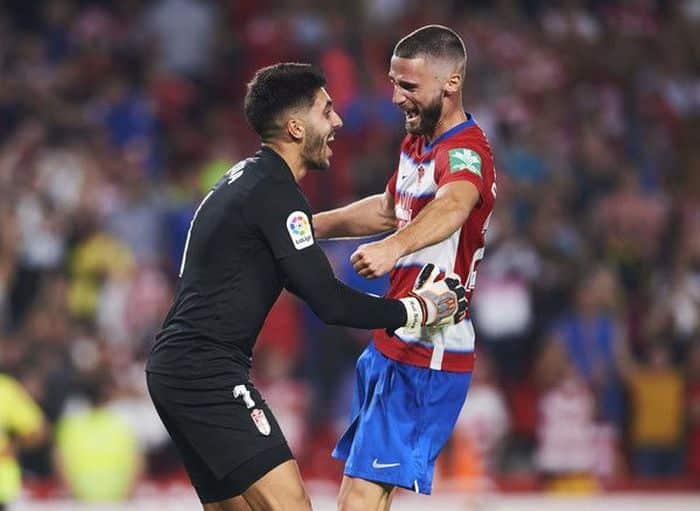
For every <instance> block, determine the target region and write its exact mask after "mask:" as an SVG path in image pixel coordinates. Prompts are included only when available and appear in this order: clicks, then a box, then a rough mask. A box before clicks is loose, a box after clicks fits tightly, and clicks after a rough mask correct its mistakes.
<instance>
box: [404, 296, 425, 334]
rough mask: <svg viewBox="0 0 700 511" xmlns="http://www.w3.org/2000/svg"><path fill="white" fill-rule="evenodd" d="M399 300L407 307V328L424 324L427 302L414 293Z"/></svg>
mask: <svg viewBox="0 0 700 511" xmlns="http://www.w3.org/2000/svg"><path fill="white" fill-rule="evenodd" d="M399 300H400V301H401V303H402V304H403V306H404V307H405V308H406V325H405V326H406V328H408V329H416V328H419V327H421V326H423V325H424V324H425V320H426V317H427V310H426V306H425V302H424V301H423V300H422V299H421V298H419V297H417V296H415V295H414V294H413V293H411V296H407V297H405V298H400V299H399Z"/></svg>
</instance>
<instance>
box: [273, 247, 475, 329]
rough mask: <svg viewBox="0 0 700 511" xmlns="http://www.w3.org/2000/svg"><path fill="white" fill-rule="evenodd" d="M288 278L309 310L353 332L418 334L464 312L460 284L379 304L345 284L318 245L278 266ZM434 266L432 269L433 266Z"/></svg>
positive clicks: (434, 285)
mask: <svg viewBox="0 0 700 511" xmlns="http://www.w3.org/2000/svg"><path fill="white" fill-rule="evenodd" d="M279 264H280V265H281V267H282V270H283V271H284V274H285V277H286V283H285V286H286V288H287V289H288V290H290V291H291V292H292V293H294V294H296V295H297V296H299V297H300V298H301V299H302V300H304V301H305V302H306V303H308V304H309V306H310V307H311V310H313V311H314V313H315V314H316V315H318V317H319V318H321V319H322V320H323V321H324V322H326V323H329V324H334V325H343V326H349V327H353V328H366V329H374V328H387V329H389V330H396V329H397V328H400V327H404V326H405V327H409V328H411V329H415V328H418V327H421V326H428V325H433V324H438V323H441V322H443V321H444V320H445V319H446V318H450V317H452V316H454V315H455V314H458V313H459V312H460V309H464V307H463V305H464V304H462V302H463V297H464V288H463V286H462V285H461V284H460V283H459V279H458V278H457V280H456V281H454V280H453V281H451V282H450V281H449V280H446V281H438V282H435V281H434V280H435V279H434V277H435V275H436V273H435V272H433V273H435V275H433V277H432V279H431V280H430V281H429V282H427V283H426V284H425V285H424V286H423V287H421V288H420V289H415V290H414V292H413V293H411V296H408V297H404V298H400V299H398V300H396V299H387V298H379V297H376V296H372V295H368V294H365V293H361V292H359V291H356V290H354V289H352V288H351V287H349V286H347V285H345V284H343V283H342V282H340V281H339V280H338V279H337V278H335V275H334V274H333V270H332V268H331V266H330V263H329V262H328V259H327V258H326V255H325V254H324V253H323V251H322V250H321V249H320V248H319V247H318V246H317V245H314V246H312V247H309V248H308V249H306V250H304V252H303V253H299V254H295V255H292V256H289V257H285V258H283V259H280V260H279ZM430 266H432V265H430Z"/></svg>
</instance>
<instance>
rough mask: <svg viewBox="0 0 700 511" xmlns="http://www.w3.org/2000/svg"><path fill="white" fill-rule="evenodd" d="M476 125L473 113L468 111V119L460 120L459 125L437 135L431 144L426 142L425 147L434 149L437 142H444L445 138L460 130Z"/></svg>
mask: <svg viewBox="0 0 700 511" xmlns="http://www.w3.org/2000/svg"><path fill="white" fill-rule="evenodd" d="M475 125H476V121H475V120H474V117H472V114H470V113H468V114H467V120H466V121H463V122H460V123H459V124H458V125H457V126H454V127H452V128H450V129H449V130H447V131H446V132H445V133H443V134H442V135H440V136H439V137H437V138H436V139H435V140H433V141H432V142H430V143H429V144H425V149H427V150H430V149H432V148H433V147H434V146H435V144H437V143H439V142H442V141H443V140H445V139H447V138H450V137H451V136H452V135H456V134H457V133H459V132H460V131H462V130H463V129H466V128H471V127H472V126H475Z"/></svg>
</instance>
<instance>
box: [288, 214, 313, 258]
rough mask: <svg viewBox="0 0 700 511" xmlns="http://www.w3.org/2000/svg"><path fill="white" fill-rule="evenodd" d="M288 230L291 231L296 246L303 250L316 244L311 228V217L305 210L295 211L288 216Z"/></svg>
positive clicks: (290, 234)
mask: <svg viewBox="0 0 700 511" xmlns="http://www.w3.org/2000/svg"><path fill="white" fill-rule="evenodd" d="M287 232H289V236H290V238H292V243H294V248H296V249H297V250H301V249H302V248H306V247H310V246H311V245H313V244H314V234H313V232H312V230H311V222H309V217H308V216H306V213H304V212H303V211H293V212H292V213H290V214H289V216H288V217H287Z"/></svg>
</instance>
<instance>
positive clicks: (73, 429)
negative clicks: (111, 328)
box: [55, 368, 143, 502]
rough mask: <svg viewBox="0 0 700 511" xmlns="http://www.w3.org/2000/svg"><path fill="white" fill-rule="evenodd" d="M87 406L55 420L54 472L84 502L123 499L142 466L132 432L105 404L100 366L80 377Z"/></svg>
mask: <svg viewBox="0 0 700 511" xmlns="http://www.w3.org/2000/svg"><path fill="white" fill-rule="evenodd" d="M83 386H84V391H85V393H86V394H87V398H88V405H87V407H85V408H83V409H81V410H78V411H76V412H74V413H67V414H65V415H64V416H63V417H61V419H60V420H59V421H58V423H57V424H56V440H55V442H56V444H55V445H56V454H55V459H56V465H57V472H58V474H59V475H60V476H61V479H62V480H63V481H64V484H65V485H66V487H67V489H68V490H69V491H70V493H71V495H72V496H73V497H75V498H76V499H78V500H81V501H87V502H115V501H117V502H118V501H122V500H125V499H127V498H128V497H129V496H130V495H131V491H132V490H133V487H134V484H135V482H136V480H137V477H138V476H139V474H140V472H141V470H142V468H143V462H142V454H141V453H140V452H139V450H138V448H137V439H136V434H135V432H134V431H133V430H132V429H131V427H130V425H129V424H127V423H126V421H124V419H123V418H122V417H121V416H120V415H118V414H117V413H115V412H114V411H112V410H110V409H109V407H108V404H109V401H110V400H111V399H112V397H113V396H112V392H113V387H112V384H111V382H110V381H109V372H108V371H105V370H104V368H99V369H98V370H97V372H95V373H92V374H89V375H86V378H85V380H84V381H83Z"/></svg>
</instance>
